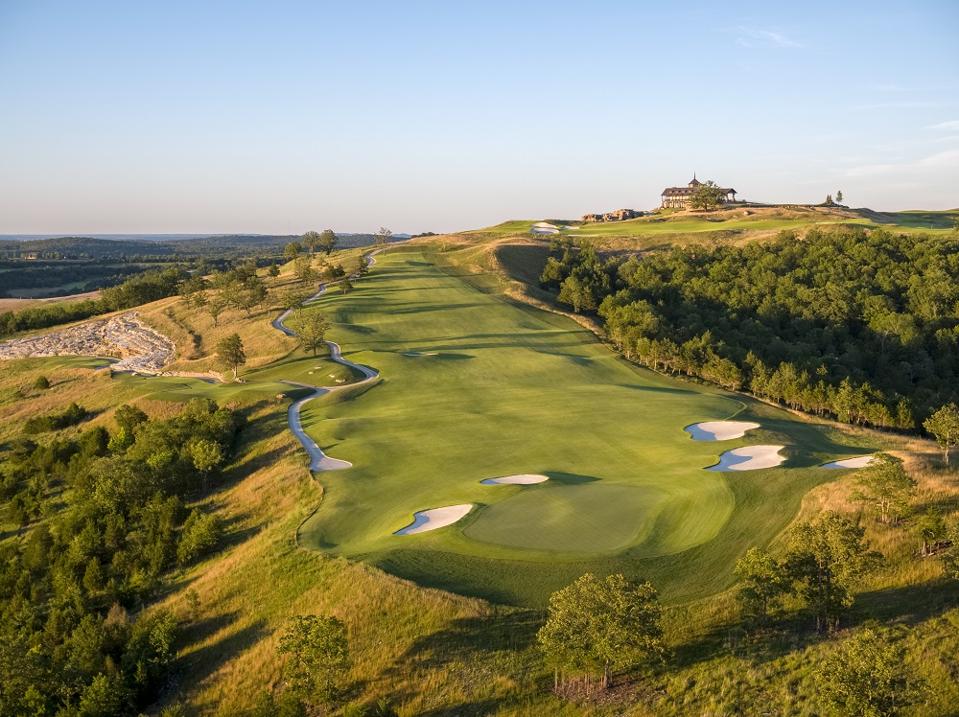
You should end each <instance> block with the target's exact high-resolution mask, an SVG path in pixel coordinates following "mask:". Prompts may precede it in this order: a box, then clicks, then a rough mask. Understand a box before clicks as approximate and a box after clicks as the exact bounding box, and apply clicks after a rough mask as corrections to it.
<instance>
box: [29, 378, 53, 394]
mask: <svg viewBox="0 0 959 717" xmlns="http://www.w3.org/2000/svg"><path fill="white" fill-rule="evenodd" d="M33 387H34V388H35V389H36V390H38V391H46V390H47V389H48V388H50V379H48V378H47V377H46V376H37V380H36V381H34V382H33Z"/></svg>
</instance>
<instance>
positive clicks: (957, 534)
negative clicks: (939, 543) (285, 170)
mask: <svg viewBox="0 0 959 717" xmlns="http://www.w3.org/2000/svg"><path fill="white" fill-rule="evenodd" d="M945 527H946V535H945V538H944V540H943V543H944V544H945V545H946V546H947V548H946V551H945V553H943V556H942V562H943V565H944V567H945V568H946V574H947V575H949V576H950V577H952V578H953V579H955V580H959V520H955V519H953V520H952V522H950V523H947V524H946V526H945Z"/></svg>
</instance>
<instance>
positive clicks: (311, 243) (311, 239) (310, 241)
mask: <svg viewBox="0 0 959 717" xmlns="http://www.w3.org/2000/svg"><path fill="white" fill-rule="evenodd" d="M300 242H301V243H302V244H303V246H305V247H306V248H307V249H309V250H310V254H313V253H314V252H315V251H316V247H317V246H319V243H320V233H319V232H315V231H313V230H310V231H308V232H306V233H305V234H304V235H303V236H302V237H301V238H300Z"/></svg>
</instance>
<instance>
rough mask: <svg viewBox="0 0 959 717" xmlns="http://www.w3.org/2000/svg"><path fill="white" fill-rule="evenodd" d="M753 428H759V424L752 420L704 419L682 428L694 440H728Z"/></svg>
mask: <svg viewBox="0 0 959 717" xmlns="http://www.w3.org/2000/svg"><path fill="white" fill-rule="evenodd" d="M754 428H759V424H758V423H753V422H752V421H706V422H705V423H694V424H693V425H691V426H686V428H684V429H683V430H684V431H686V432H687V433H688V434H689V435H691V436H692V437H693V440H694V441H729V440H732V439H733V438H742V437H743V436H745V435H746V431H751V430H753V429H754Z"/></svg>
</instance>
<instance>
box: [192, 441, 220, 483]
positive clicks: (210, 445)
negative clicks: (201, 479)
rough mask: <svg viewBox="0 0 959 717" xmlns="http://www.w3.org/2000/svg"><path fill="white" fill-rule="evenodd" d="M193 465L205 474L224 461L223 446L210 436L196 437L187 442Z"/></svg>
mask: <svg viewBox="0 0 959 717" xmlns="http://www.w3.org/2000/svg"><path fill="white" fill-rule="evenodd" d="M187 450H188V451H189V454H190V460H191V462H192V463H193V467H194V468H196V469H197V470H198V471H200V473H202V474H203V475H204V476H205V475H206V474H208V473H210V472H211V471H212V470H213V469H214V468H217V467H219V466H220V465H221V464H222V463H223V459H224V455H223V448H222V447H221V446H220V444H219V443H217V442H216V441H211V440H210V439H208V438H194V439H193V440H191V441H190V442H189V443H187Z"/></svg>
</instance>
